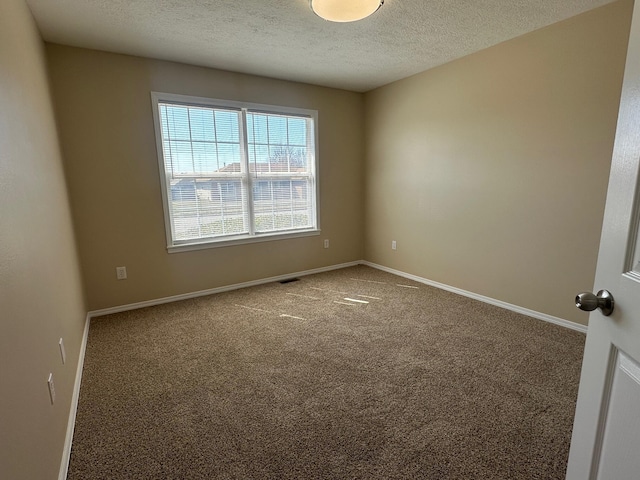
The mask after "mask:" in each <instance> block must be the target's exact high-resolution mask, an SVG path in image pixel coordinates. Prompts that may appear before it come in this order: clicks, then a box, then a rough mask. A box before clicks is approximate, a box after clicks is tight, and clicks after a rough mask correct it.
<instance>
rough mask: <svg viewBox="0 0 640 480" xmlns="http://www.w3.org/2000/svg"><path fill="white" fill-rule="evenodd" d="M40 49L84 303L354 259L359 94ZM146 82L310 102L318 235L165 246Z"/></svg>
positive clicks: (111, 302) (358, 218)
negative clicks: (314, 113)
mask: <svg viewBox="0 0 640 480" xmlns="http://www.w3.org/2000/svg"><path fill="white" fill-rule="evenodd" d="M47 55H48V60H49V64H50V74H51V82H52V88H53V93H54V98H55V103H56V114H57V119H58V124H59V129H60V138H61V144H62V148H63V152H64V157H65V167H66V174H67V179H68V183H69V192H70V197H71V204H72V208H73V214H74V219H75V223H76V235H77V241H78V245H79V250H80V257H81V261H82V269H83V276H84V280H85V288H86V292H87V299H88V303H89V309H90V310H95V309H101V308H105V307H113V306H116V305H123V304H129V303H133V302H140V301H144V300H150V299H156V298H160V297H166V296H170V295H176V294H182V293H187V292H194V291H198V290H203V289H208V288H213V287H218V286H223V285H230V284H234V283H238V282H244V281H249V280H255V279H260V278H266V277H270V276H274V275H280V274H286V273H291V272H296V271H302V270H307V269H312V268H317V267H322V266H327V265H333V264H339V263H343V262H349V261H353V260H359V259H361V258H362V255H363V252H362V247H363V239H362V234H363V219H362V211H363V205H362V201H363V198H364V196H363V176H362V165H363V131H362V111H363V108H362V103H363V96H362V95H361V94H357V93H350V92H346V91H341V90H333V89H328V88H321V87H314V86H310V85H303V84H298V83H292V82H284V81H279V80H271V79H266V78H261V77H255V76H249V75H241V74H234V73H230V72H223V71H218V70H212V69H206V68H199V67H193V66H187V65H183V64H176V63H168V62H162V61H155V60H149V59H143V58H137V57H130V56H124V55H114V54H109V53H102V52H97V51H92V50H84V49H77V48H70V47H63V46H59V45H47ZM151 91H159V92H168V93H178V94H185V95H195V96H203V97H210V98H220V99H229V100H238V101H245V102H257V103H263V104H273V105H283V106H292V107H298V108H308V109H315V110H318V112H319V152H320V202H321V204H320V223H321V228H322V234H321V235H320V236H317V237H316V236H313V237H305V238H297V239H290V240H280V241H274V242H267V243H259V244H249V245H240V246H233V247H224V248H213V249H207V250H199V251H191V252H181V253H172V254H169V253H167V250H166V239H165V230H164V218H163V210H162V202H161V194H160V181H159V177H158V160H157V153H156V143H155V136H154V130H153V119H152V113H151V99H150V92H151ZM325 238H328V239H330V241H331V242H330V244H331V247H330V248H329V249H327V250H325V249H324V248H323V246H322V240H323V239H325ZM120 265H125V266H126V267H127V271H128V275H129V278H128V280H125V281H117V280H116V275H115V267H116V266H120Z"/></svg>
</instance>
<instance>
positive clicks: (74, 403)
mask: <svg viewBox="0 0 640 480" xmlns="http://www.w3.org/2000/svg"><path fill="white" fill-rule="evenodd" d="M90 323H91V316H90V315H89V314H87V317H86V320H85V323H84V332H83V334H82V343H81V344H80V353H79V354H78V368H76V379H75V381H74V384H73V394H72V396H71V408H70V409H69V421H68V422H67V435H66V437H65V439H64V448H63V450H62V460H61V462H60V473H59V474H58V480H66V478H67V471H68V470H69V459H70V458H71V443H72V442H73V432H74V430H75V427H76V413H77V411H78V399H79V398H80V383H81V382H82V368H83V367H84V355H85V352H86V351H87V339H88V337H89V324H90Z"/></svg>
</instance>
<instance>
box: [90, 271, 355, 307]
mask: <svg viewBox="0 0 640 480" xmlns="http://www.w3.org/2000/svg"><path fill="white" fill-rule="evenodd" d="M360 263H362V262H361V261H355V262H347V263H340V264H338V265H330V266H328V267H320V268H314V269H312V270H304V271H302V272H294V273H287V274H284V275H277V276H275V277H268V278H261V279H258V280H252V281H250V282H243V283H235V284H233V285H226V286H223V287H216V288H209V289H207V290H200V291H197V292H191V293H183V294H181V295H173V296H171V297H163V298H157V299H155V300H147V301H144V302H137V303H130V304H128V305H120V306H118V307H111V308H103V309H101V310H93V311H91V312H89V316H90V317H91V318H93V317H99V316H101V315H109V314H111V313H119V312H126V311H128V310H135V309H138V308H145V307H153V306H154V305H162V304H163V303H171V302H177V301H179V300H188V299H190V298H197V297H204V296H206V295H213V294H214V293H222V292H228V291H230V290H238V289H240V288H246V287H254V286H256V285H263V284H265V283H271V282H279V281H281V280H286V279H288V278H293V277H304V276H305V275H313V274H315V273H322V272H329V271H331V270H339V269H341V268H346V267H353V266H355V265H359V264H360Z"/></svg>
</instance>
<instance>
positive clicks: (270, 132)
mask: <svg viewBox="0 0 640 480" xmlns="http://www.w3.org/2000/svg"><path fill="white" fill-rule="evenodd" d="M151 97H152V101H153V111H154V124H155V131H156V141H157V146H158V159H159V166H160V177H161V183H162V187H163V188H162V193H163V195H162V197H163V202H164V210H165V223H166V232H167V244H168V248H169V250H170V251H172V250H182V249H188V248H202V247H205V246H207V247H208V246H222V245H228V244H231V243H246V242H254V241H262V240H267V239H275V238H283V237H291V236H303V235H316V234H318V215H317V205H318V199H317V181H316V172H317V163H316V162H317V155H316V146H315V145H316V141H315V139H316V130H315V129H316V119H317V112H315V111H313V110H301V109H292V108H284V107H273V106H267V105H253V104H251V105H249V104H241V103H237V102H228V101H223V100H212V99H204V98H194V97H185V96H182V95H172V94H163V93H156V92H153V93H152V94H151Z"/></svg>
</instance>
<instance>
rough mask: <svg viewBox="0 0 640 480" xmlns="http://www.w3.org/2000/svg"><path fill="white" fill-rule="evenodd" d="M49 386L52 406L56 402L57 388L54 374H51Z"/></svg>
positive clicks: (48, 380) (48, 379)
mask: <svg viewBox="0 0 640 480" xmlns="http://www.w3.org/2000/svg"><path fill="white" fill-rule="evenodd" d="M47 385H48V386H49V398H50V399H51V405H53V403H54V402H55V401H56V387H55V385H54V384H53V373H50V374H49V378H47Z"/></svg>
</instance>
